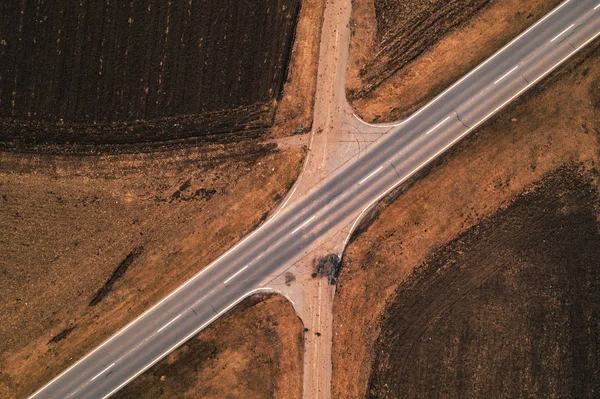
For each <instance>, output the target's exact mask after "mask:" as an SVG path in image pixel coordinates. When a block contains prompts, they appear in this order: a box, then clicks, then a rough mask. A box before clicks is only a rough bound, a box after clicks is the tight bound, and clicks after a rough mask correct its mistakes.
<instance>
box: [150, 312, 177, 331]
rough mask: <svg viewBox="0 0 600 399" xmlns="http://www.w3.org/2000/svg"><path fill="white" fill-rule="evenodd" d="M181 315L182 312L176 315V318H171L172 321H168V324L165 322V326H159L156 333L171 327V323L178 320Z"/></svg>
mask: <svg viewBox="0 0 600 399" xmlns="http://www.w3.org/2000/svg"><path fill="white" fill-rule="evenodd" d="M180 317H181V313H179V314H178V315H177V316H175V318H174V319H173V320H171V321H170V322H168V323H167V324H165V325H164V326H162V327H161V328H159V329H158V330H156V333H157V334H158V333H159V332H161V331H162V330H164V329H165V328H167V327H169V325H170V324H171V323H173V322H174V321H175V320H177V319H178V318H180Z"/></svg>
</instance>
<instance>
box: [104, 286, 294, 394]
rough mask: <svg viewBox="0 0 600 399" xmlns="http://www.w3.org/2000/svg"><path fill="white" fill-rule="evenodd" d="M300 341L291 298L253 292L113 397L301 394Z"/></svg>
mask: <svg viewBox="0 0 600 399" xmlns="http://www.w3.org/2000/svg"><path fill="white" fill-rule="evenodd" d="M303 345H304V337H303V331H302V322H301V321H300V319H298V316H296V312H295V311H294V309H293V308H292V306H291V304H290V303H289V302H288V301H287V300H286V299H285V298H283V297H277V296H274V297H267V298H264V297H263V296H254V297H251V298H249V299H246V300H245V301H244V302H242V303H241V304H240V305H238V306H237V307H236V308H235V310H234V311H232V312H231V313H230V314H227V315H225V316H224V317H223V318H221V319H219V320H218V321H217V322H216V323H215V324H213V325H211V326H210V327H208V328H207V329H206V330H204V331H202V332H201V333H200V334H198V335H197V336H196V337H195V338H192V339H191V340H190V341H189V342H187V343H186V344H185V345H183V346H182V347H181V348H179V349H177V350H176V351H175V352H173V353H171V354H170V355H169V356H168V357H167V358H165V359H163V360H162V361H160V362H159V363H157V364H156V365H154V366H152V367H151V368H150V369H149V370H147V371H146V372H145V373H144V374H142V375H141V376H140V377H138V378H137V379H135V380H133V381H132V382H131V383H130V384H129V385H127V386H125V387H124V388H123V389H122V390H121V391H119V392H118V393H117V394H116V395H115V396H114V397H115V398H118V399H126V398H165V399H169V398H182V397H189V398H214V399H217V398H256V399H258V398H261V399H267V398H279V399H292V398H300V397H301V396H302V348H303Z"/></svg>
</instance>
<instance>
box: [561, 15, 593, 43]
mask: <svg viewBox="0 0 600 399" xmlns="http://www.w3.org/2000/svg"><path fill="white" fill-rule="evenodd" d="M594 10H595V8H594ZM574 26H575V24H571V25H569V27H568V28H567V29H565V30H563V31H562V32H560V33H559V34H558V35H556V36H555V37H554V39H552V40H550V42H551V43H552V42H553V41H555V40H556V39H558V38H559V37H561V36H562V35H564V34H565V33H567V32H568V31H569V29H571V28H572V27H574Z"/></svg>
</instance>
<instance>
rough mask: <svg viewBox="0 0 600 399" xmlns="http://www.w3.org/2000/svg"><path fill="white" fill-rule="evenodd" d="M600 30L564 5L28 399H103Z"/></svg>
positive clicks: (583, 11) (598, 8)
mask: <svg viewBox="0 0 600 399" xmlns="http://www.w3.org/2000/svg"><path fill="white" fill-rule="evenodd" d="M599 34H600V0H593V1H592V0H569V1H567V2H565V3H563V4H562V5H561V6H559V7H558V8H557V9H555V10H554V11H553V12H552V13H551V14H549V15H548V16H546V17H545V18H544V19H543V20H542V21H541V22H539V23H538V24H536V25H534V26H533V27H532V28H531V29H530V30H528V31H526V32H525V33H524V34H523V35H521V36H519V37H518V38H517V39H516V40H515V41H513V42H511V43H510V44H509V45H508V46H507V47H505V48H504V49H502V50H500V52H499V53H497V54H495V55H494V56H493V57H491V58H490V59H488V60H487V61H486V62H484V63H483V64H482V65H480V66H479V67H477V68H476V69H475V70H473V71H472V72H471V73H469V74H468V75H466V76H465V77H464V78H463V79H461V80H460V81H459V82H457V83H456V84H455V85H453V86H452V87H451V88H449V89H448V90H446V91H445V92H444V93H443V94H442V95H440V96H439V97H438V98H436V99H435V100H433V101H432V102H431V103H430V104H428V105H427V106H425V107H424V108H423V109H421V110H420V111H419V112H417V113H416V114H415V115H413V116H412V117H411V118H409V119H408V120H406V121H404V122H403V123H401V124H398V125H394V128H393V129H392V130H391V131H390V132H389V133H388V134H387V135H386V136H384V137H383V138H382V139H380V141H378V142H376V143H375V144H373V145H371V146H370V147H369V148H368V150H367V151H366V152H364V153H362V154H361V156H360V157H359V158H356V159H353V160H352V161H351V162H348V163H346V164H345V166H344V167H343V168H340V169H338V170H337V171H336V172H335V173H334V174H333V175H331V176H330V177H329V178H327V179H326V180H325V181H323V182H321V183H320V184H319V185H318V186H317V187H315V188H314V189H312V190H311V191H309V192H308V193H307V194H306V195H304V196H303V197H302V198H300V199H298V200H296V201H294V202H292V203H290V204H288V205H287V206H286V207H285V208H283V210H281V211H280V212H278V213H277V214H275V215H274V216H273V217H271V218H270V219H269V220H268V221H267V222H266V223H265V224H263V225H262V226H261V227H259V228H258V229H257V230H255V231H254V232H253V233H252V234H251V235H249V236H248V237H246V238H245V239H244V240H242V241H241V242H240V243H238V244H237V245H236V246H234V247H233V248H232V249H230V250H229V251H228V252H227V253H225V254H224V255H223V256H221V257H220V258H219V259H217V260H216V261H215V262H213V263H212V264H211V265H209V266H208V267H207V268H205V269H204V270H203V271H201V272H200V273H199V274H197V275H196V276H195V277H194V278H192V279H191V280H189V281H188V282H186V283H185V284H184V285H183V286H181V287H180V288H178V289H177V290H176V291H174V292H173V293H171V294H170V295H169V296H167V297H166V298H165V299H163V300H162V301H161V302H159V303H158V304H157V305H155V306H154V307H152V308H151V309H149V310H148V311H147V312H146V313H144V314H143V315H142V316H140V317H139V318H137V319H136V320H134V321H133V322H132V323H131V324H129V325H128V326H127V327H125V328H124V329H122V330H121V331H120V332H118V333H117V334H116V335H114V336H113V337H112V338H110V339H109V340H108V341H106V342H105V343H104V344H102V345H101V346H100V347H98V348H97V349H96V350H94V351H93V352H91V353H90V354H88V355H87V356H86V357H84V358H83V359H81V360H80V361H78V362H77V363H75V365H73V366H72V367H71V368H69V369H67V370H66V371H65V372H63V373H62V374H60V375H59V376H58V377H57V378H55V379H54V380H52V381H51V382H50V383H48V384H47V385H46V386H44V387H43V388H41V389H40V390H39V391H38V392H36V393H35V394H34V395H33V396H32V397H35V398H105V397H108V396H110V395H111V394H113V393H114V392H116V391H117V390H118V389H120V388H121V387H123V386H124V385H125V384H127V383H128V382H129V381H131V380H132V379H133V378H135V377H136V376H137V375H139V374H140V373H142V372H143V371H144V370H146V369H147V368H149V367H150V366H151V365H153V364H154V363H156V362H157V361H158V360H160V359H161V358H163V357H164V356H166V355H167V354H168V353H169V352H171V351H172V350H174V349H175V348H176V347H178V346H179V345H181V344H182V343H184V342H185V341H187V340H188V339H189V338H191V337H192V336H194V335H195V334H196V333H197V332H198V331H200V330H201V329H202V328H204V327H205V326H207V325H208V324H210V323H211V322H213V321H214V320H215V319H216V318H217V317H219V316H220V315H221V314H223V313H225V312H226V311H227V310H229V309H230V308H232V307H233V306H235V304H237V303H238V302H240V301H241V300H242V299H243V298H244V297H246V296H248V295H250V294H252V293H254V292H256V291H257V290H260V289H267V288H268V286H269V281H271V280H272V279H274V278H275V277H276V276H278V275H279V274H281V272H282V271H284V270H285V269H286V268H288V267H289V266H290V265H292V264H293V263H294V262H296V261H297V260H298V259H300V258H301V257H302V256H304V254H305V253H306V252H307V251H308V250H309V249H310V247H311V245H312V244H313V243H314V242H316V241H317V239H318V238H319V237H321V236H322V235H324V234H326V233H327V232H330V231H332V229H339V228H340V226H342V224H343V223H347V221H348V219H349V218H356V215H358V214H362V213H364V211H365V210H366V209H368V208H369V207H370V206H372V205H373V204H374V203H376V201H378V200H379V199H381V198H382V197H383V196H384V195H385V194H386V193H388V192H389V191H390V190H392V189H393V188H394V187H397V186H398V185H399V184H400V183H402V182H403V181H405V180H406V179H408V178H409V177H410V176H412V175H413V174H414V173H415V172H417V171H418V170H419V169H421V168H422V167H424V166H425V165H426V164H427V163H429V162H431V161H432V160H433V159H434V158H436V157H437V156H438V155H440V154H441V153H443V152H444V151H446V150H447V149H448V148H450V147H451V146H452V145H453V144H454V143H456V142H457V141H459V140H460V139H461V138H462V137H464V136H465V135H466V134H468V133H469V132H470V131H472V130H473V129H475V128H476V127H477V126H479V125H480V124H481V123H483V122H484V121H485V120H486V119H487V118H489V117H490V116H491V115H493V114H494V113H495V112H497V111H498V110H499V109H500V108H502V107H503V106H504V105H506V104H507V103H508V102H510V101H511V100H512V99H514V98H516V97H517V96H518V95H520V94H521V93H523V92H524V91H525V90H526V89H527V88H529V87H530V86H531V85H533V84H535V83H536V82H537V81H539V80H540V79H541V78H543V77H544V76H545V75H546V74H547V73H549V72H550V71H552V70H553V69H554V68H556V67H557V66H558V65H560V64H561V63H562V62H563V61H565V60H566V59H567V58H568V57H570V56H571V55H573V54H574V53H575V52H576V51H578V50H579V49H581V48H582V47H583V46H585V45H586V44H587V43H589V42H590V41H591V40H593V39H594V38H595V37H597V36H598V35H599Z"/></svg>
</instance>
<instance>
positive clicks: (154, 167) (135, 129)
mask: <svg viewBox="0 0 600 399" xmlns="http://www.w3.org/2000/svg"><path fill="white" fill-rule="evenodd" d="M323 4H324V2H322V1H320V0H318V1H316V0H307V1H303V2H302V7H300V6H299V1H279V0H265V1H257V2H251V4H241V3H240V4H237V3H236V4H233V3H232V2H230V1H225V2H221V1H208V2H201V3H197V2H194V3H193V4H192V3H191V2H187V1H185V2H183V1H179V2H160V3H158V2H157V3H156V4H154V2H148V1H142V2H132V3H131V4H129V3H114V2H109V3H108V4H107V3H102V6H101V5H100V3H94V4H92V3H91V2H86V1H83V2H77V3H75V4H71V3H70V2H66V1H59V2H54V3H52V4H49V3H40V2H33V1H31V2H29V1H25V2H20V3H14V2H4V3H2V4H1V5H0V11H2V12H1V13H0V19H1V22H0V24H1V25H2V26H6V27H7V29H3V30H2V35H3V36H2V37H0V52H1V55H0V90H1V93H0V103H1V105H2V106H1V107H0V109H1V110H2V111H0V112H1V113H2V114H1V115H0V203H1V206H2V207H1V208H0V253H2V254H3V257H2V259H0V272H1V273H2V275H3V279H0V297H1V298H2V301H0V318H1V319H2V320H1V323H0V324H1V325H2V327H0V337H1V338H2V339H1V341H2V343H1V344H0V346H1V348H0V353H1V354H0V397H26V396H27V395H28V394H31V393H32V392H33V391H35V390H36V389H38V388H39V387H40V386H42V385H43V384H44V383H46V382H48V381H49V380H50V379H51V378H52V377H53V376H56V375H57V374H59V373H60V371H62V370H64V369H65V368H67V367H68V366H69V365H71V364H72V363H73V362H74V361H75V360H76V359H77V358H80V357H82V356H83V355H85V354H86V353H87V352H89V351H90V350H92V349H93V348H94V347H95V346H97V345H99V344H100V343H101V342H102V341H104V340H105V339H106V338H107V337H109V336H110V335H112V334H113V333H114V332H116V331H118V330H119V329H120V328H121V327H123V326H124V325H125V324H127V323H128V322H129V321H131V320H132V319H133V318H135V317H136V316H137V315H139V314H140V313H142V312H143V311H144V310H145V309H147V308H148V307H149V306H150V305H152V304H153V303H155V302H157V301H158V300H160V298H162V297H164V296H165V295H166V294H168V293H169V292H170V291H172V290H174V289H175V288H176V287H177V286H179V285H180V284H181V283H183V282H184V281H185V280H186V279H188V278H190V277H191V276H192V275H194V274H196V273H197V272H198V271H199V270H201V269H202V268H203V267H205V266H206V265H207V264H209V263H210V262H211V261H212V260H214V259H215V258H216V257H218V256H219V255H220V254H222V253H223V252H224V251H225V250H226V249H227V248H229V247H231V246H232V245H233V244H234V243H235V242H237V241H239V240H240V238H241V237H243V235H244V234H246V233H248V232H249V231H251V230H252V229H254V228H255V227H256V226H257V225H258V224H260V223H261V222H262V221H264V219H265V218H266V217H267V216H268V214H269V212H270V211H271V210H272V209H273V208H274V207H276V206H277V204H279V203H280V201H281V200H282V198H283V197H284V196H285V194H286V192H287V190H288V189H289V187H290V186H291V185H292V184H293V182H294V180H295V179H296V177H297V176H298V173H299V171H300V168H301V166H302V160H303V157H304V151H303V150H302V149H300V148H291V149H286V150H282V149H279V148H277V145H276V144H274V143H268V142H266V141H265V139H266V138H268V137H269V136H270V135H271V134H273V135H276V136H277V137H283V136H285V135H289V134H290V132H293V131H294V129H295V128H296V127H297V126H298V123H304V124H305V126H310V124H311V123H310V118H311V112H312V102H313V101H314V90H315V86H316V62H315V60H316V59H317V56H318V54H317V52H318V44H319V35H320V21H321V15H322V8H323ZM232 10H233V11H232ZM21 11H23V13H21ZM98 13H99V14H98ZM190 13H191V14H190ZM92 14H93V16H92ZM100 16H101V17H102V18H103V19H102V18H100ZM73 18H75V21H76V23H74V22H73V21H74V19H73ZM130 18H131V19H132V21H131V22H130ZM175 18H179V19H178V20H176V19H175ZM212 21H217V23H216V24H213V22H212ZM19 27H22V29H21V28H19ZM113 28H114V29H113ZM167 28H168V29H167ZM296 28H297V29H296ZM66 29H71V30H73V31H72V32H70V33H69V34H68V35H67V34H66V33H65V32H66ZM103 29H104V30H103ZM59 31H60V32H59ZM19 37H22V40H19ZM99 37H104V38H105V42H104V45H102V43H101V44H100V45H99V46H100V47H99V48H98V47H94V46H91V45H89V46H88V44H89V43H91V42H89V41H90V40H92V39H94V38H95V39H94V40H96V39H98V38H99ZM90 38H91V39H90ZM59 39H60V40H59ZM295 39H297V40H295ZM194 40H196V42H194V43H192V42H193V41H194ZM298 40H301V41H300V42H299V41H298ZM92 41H93V40H92ZM40 43H41V44H40ZM177 43H179V46H178V45H177ZM84 44H85V45H84ZM92 44H93V43H92ZM184 44H185V51H184V49H183V48H181V46H183V45H184ZM80 45H81V47H79V46H80ZM15 46H16V47H15ZM134 47H135V48H134ZM292 47H293V51H292ZM128 48H129V50H128ZM141 49H146V53H144V52H143V51H142V50H141ZM150 50H151V51H150ZM78 51H79V52H78ZM148 51H150V53H148ZM132 52H133V53H135V54H136V55H135V58H137V59H139V60H140V62H139V63H136V62H134V57H133V56H132ZM22 53H26V54H27V56H28V57H29V59H30V60H32V62H29V63H28V62H26V58H25V56H24V55H23V54H22ZM67 53H68V54H69V55H68V56H67ZM95 57H98V60H100V58H101V59H102V61H101V62H100V61H98V60H97V61H91V59H92V58H94V59H95ZM253 57H254V58H253ZM7 60H9V61H10V62H9V61H7ZM288 61H289V62H288ZM18 62H21V64H20V65H19V73H18V74H17V73H15V72H14V71H15V70H16V69H14V68H16V67H15V65H18ZM219 62H221V63H222V64H223V65H220V66H219V65H218V63H219ZM90 63H91V64H90ZM98 63H100V64H101V65H102V70H101V71H102V74H99V73H97V72H98V70H96V69H86V68H89V65H96V66H98ZM240 63H243V64H244V67H243V70H242V69H240ZM288 65H290V66H291V68H292V67H293V69H290V71H289V73H288ZM183 66H184V67H183ZM52 68H54V69H52ZM65 68H66V69H65ZM136 68H137V69H136ZM144 68H145V69H144ZM136 70H138V72H139V73H140V76H135V77H134V78H131V76H132V74H135V73H137V72H135V71H136ZM94 71H96V72H94ZM142 72H143V73H145V74H146V75H143V74H142ZM182 73H183V75H182ZM144 76H147V78H144V79H145V80H139V79H140V77H142V78H143V77H144ZM49 77H51V78H49ZM14 79H20V80H19V81H18V86H15V84H16V83H15V81H14ZM57 79H62V80H60V81H59V80H57ZM50 80H51V81H50ZM284 83H285V84H284ZM194 85H196V86H194ZM89 87H94V88H93V89H90V90H91V91H90V90H88V89H87V88H89ZM146 87H147V88H148V92H147V93H146V90H145V88H146ZM83 88H86V89H85V90H84V89H83ZM7 90H8V91H7ZM53 90H54V91H53ZM198 90H199V92H198ZM75 92H77V93H78V94H77V95H78V96H75V97H69V95H72V94H73V93H75ZM40 93H44V95H43V96H41V95H40ZM108 93H111V94H110V95H109V94H108ZM230 93H231V94H230ZM144 96H145V97H144ZM279 98H281V100H279ZM13 99H14V100H15V103H14V106H13V103H12V101H13ZM50 99H51V100H50ZM157 101H158V105H157ZM74 102H75V103H74ZM6 105H7V106H8V107H7V106H6ZM275 130H277V132H276V133H273V132H274V131H275ZM280 307H283V305H282V303H281V301H280V300H277V301H271V302H269V305H268V308H270V309H271V310H272V311H273V310H274V309H275V308H280ZM288 313H289V312H288ZM261 317H263V315H262V314H259V316H258V318H259V320H262V319H260V318H261ZM295 321H296V320H295ZM281 324H282V326H283V325H284V324H285V325H286V326H288V327H289V328H288V327H285V328H279V330H278V334H279V333H287V332H289V331H292V330H293V328H295V325H294V324H293V323H287V324H286V323H283V322H281ZM283 330H285V331H284V332H282V331H283ZM237 333H239V334H241V335H239V336H236V334H237ZM241 336H243V331H241V330H235V331H234V332H232V334H231V335H230V338H231V340H235V339H237V338H239V337H241ZM236 337H237V338H236ZM269 337H270V336H269ZM262 342H263V341H258V342H257V343H256V346H257V347H258V346H260V345H261V344H262ZM254 349H256V350H257V351H258V352H260V353H265V352H261V351H262V350H264V349H265V348H254ZM244 351H247V352H244ZM248 351H250V349H248V347H247V346H242V347H240V348H238V351H237V352H236V353H251V351H250V352H248ZM267 352H268V351H267ZM279 355H280V356H281V361H282V362H287V361H293V362H296V361H297V357H298V356H299V355H298V353H296V352H294V350H293V348H292V349H290V350H289V351H287V350H286V351H284V352H283V353H281V354H279ZM265 356H266V357H265V359H267V362H266V364H265V366H264V368H263V369H267V367H273V365H274V363H271V362H269V361H268V359H269V357H268V356H270V354H269V353H267V354H266V355H265ZM290 356H291V358H290ZM290 359H291V360H290ZM186 365H188V366H189V367H193V366H192V365H190V364H189V363H188V362H180V363H179V364H178V365H177V368H178V370H179V371H181V370H183V369H185V367H186ZM192 373H193V371H192ZM285 375H290V374H289V373H288V374H285ZM297 377H298V376H295V377H293V378H297ZM282 378H286V377H285V376H283V377H282ZM217 380H218V378H217ZM157 383H158V384H159V385H160V381H157ZM266 385H269V384H266ZM266 385H265V386H266ZM268 388H269V389H270V385H269V387H268Z"/></svg>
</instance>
